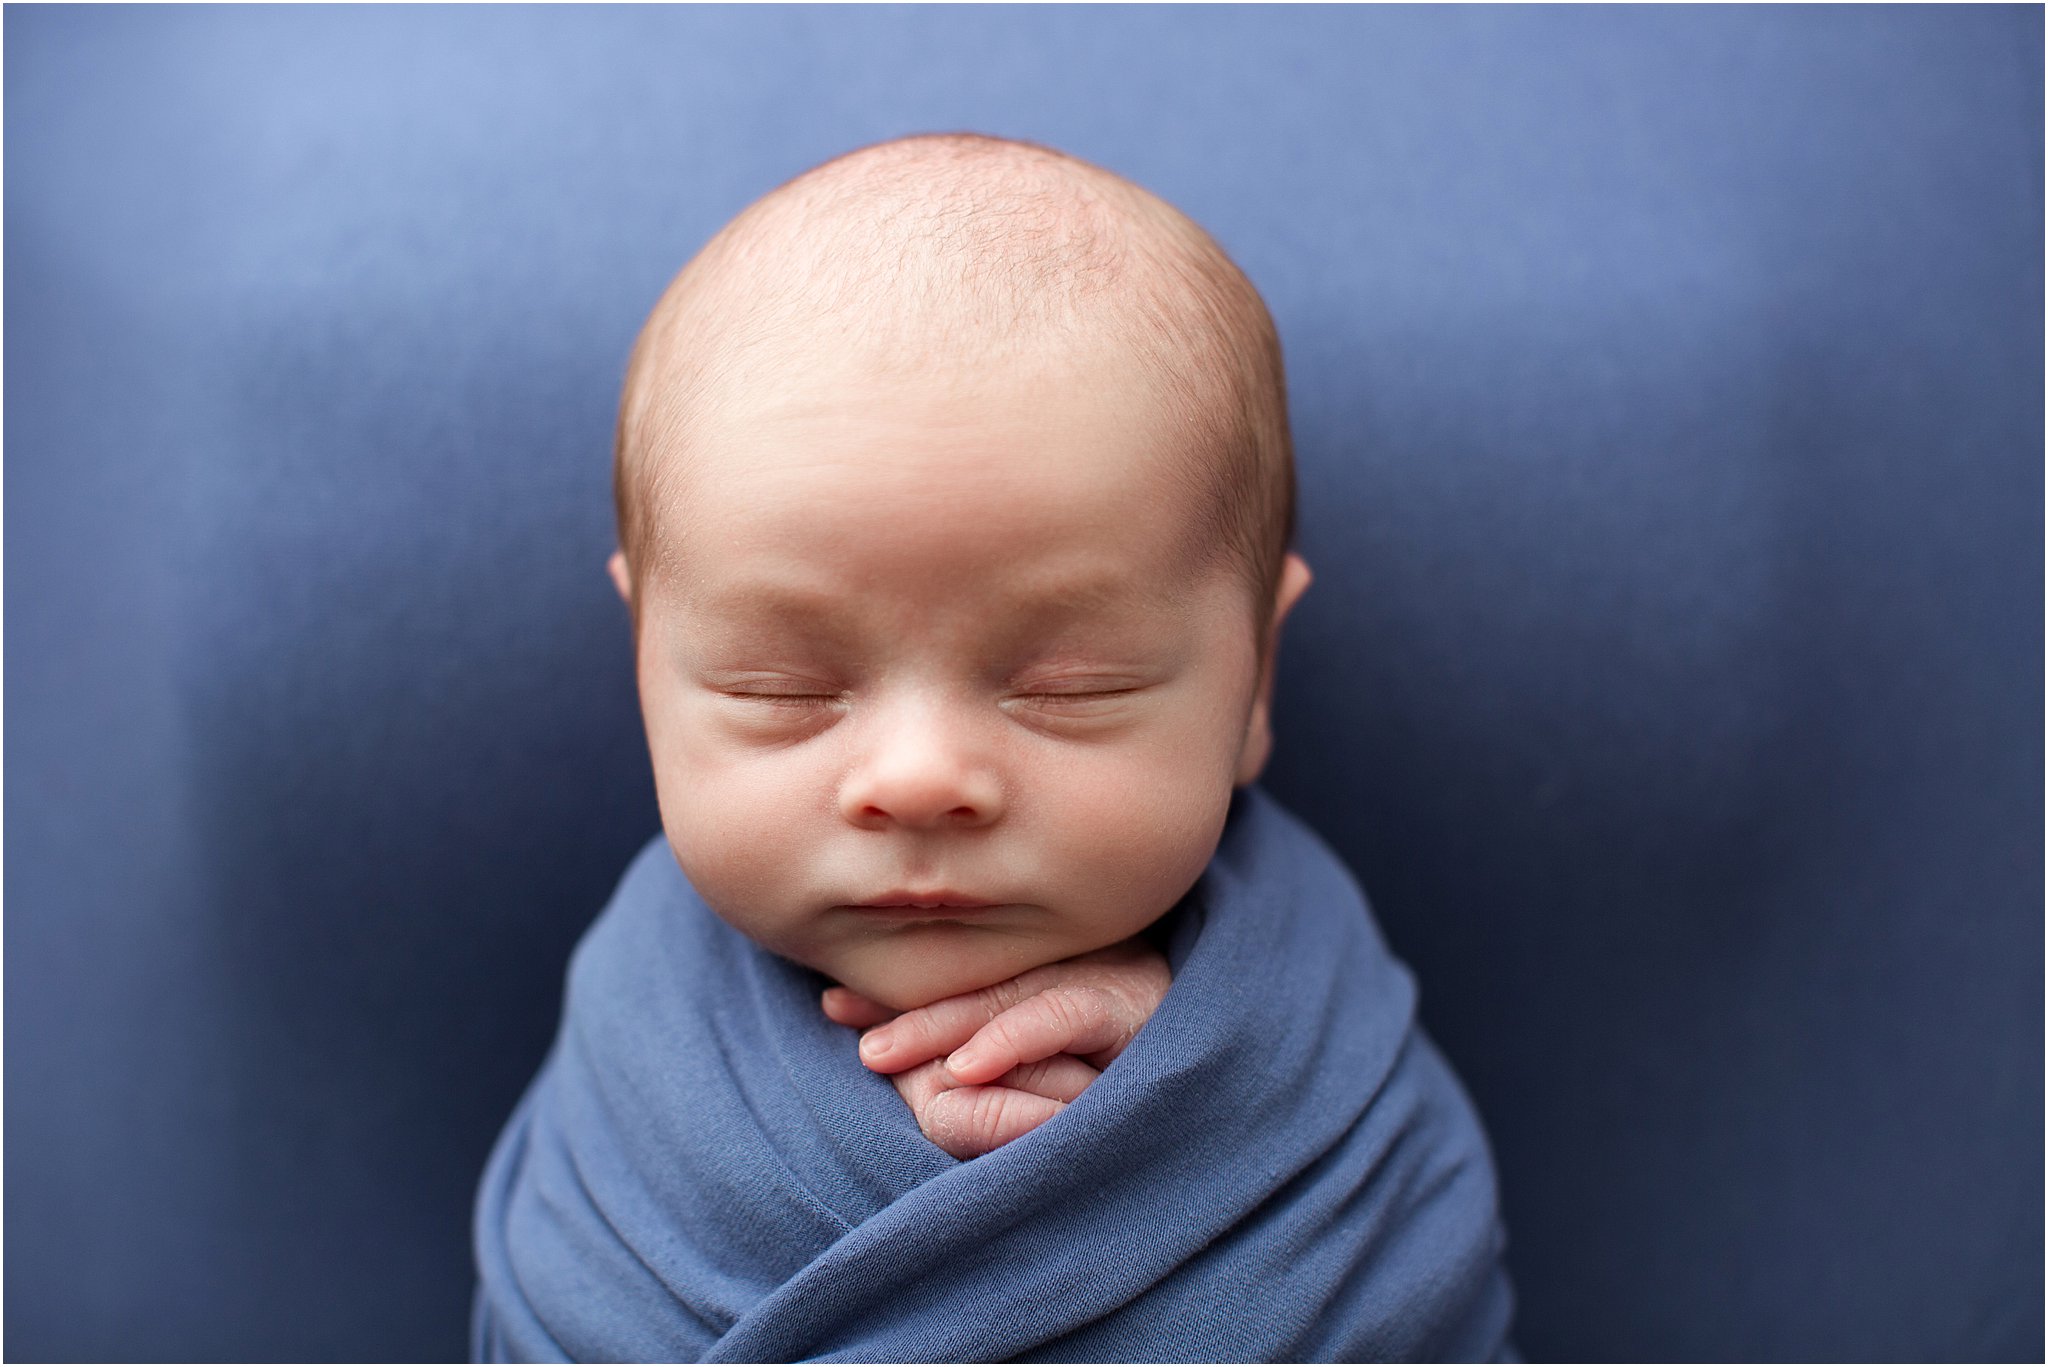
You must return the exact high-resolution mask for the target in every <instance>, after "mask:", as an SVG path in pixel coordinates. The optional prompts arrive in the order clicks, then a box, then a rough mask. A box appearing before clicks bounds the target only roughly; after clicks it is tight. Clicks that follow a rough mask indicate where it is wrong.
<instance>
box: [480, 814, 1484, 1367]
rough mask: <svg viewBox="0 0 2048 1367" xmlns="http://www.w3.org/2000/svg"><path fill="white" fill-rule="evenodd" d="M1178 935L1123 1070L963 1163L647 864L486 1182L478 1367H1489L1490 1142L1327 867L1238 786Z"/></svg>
mask: <svg viewBox="0 0 2048 1367" xmlns="http://www.w3.org/2000/svg"><path fill="white" fill-rule="evenodd" d="M1175 914H1176V917H1177V920H1176V922H1175V923H1174V925H1173V927H1172V942H1171V949H1170V952H1169V959H1170V961H1171V963H1172V965H1173V970H1174V976H1173V986H1172V989H1171V990H1170V991H1169V992H1168V993H1167V996H1166V999H1165V1000H1164V1001H1163V1002H1162V1003H1161V1004H1160V1007H1159V1010H1158V1012H1157V1013H1156V1014H1155V1015H1154V1016H1153V1017H1152V1019H1151V1021H1150V1022H1149V1023H1148V1024H1147V1025H1146V1026H1145V1028H1144V1029H1143V1030H1142V1031H1141V1032H1140V1033H1139V1034H1138V1037H1137V1038H1136V1039H1135V1040H1133V1041H1132V1043H1131V1044H1130V1046H1129V1047H1128V1048H1127V1049H1126V1050H1125V1052H1124V1054H1123V1055H1122V1057H1120V1058H1119V1059H1118V1060H1117V1061H1116V1062H1115V1063H1114V1064H1112V1065H1111V1066H1110V1067H1109V1068H1108V1069H1107V1070H1106V1071H1105V1072H1104V1073H1103V1074H1102V1076H1101V1077H1100V1078H1099V1079H1097V1080H1096V1081H1095V1082H1094V1083H1093V1084H1092V1085H1091V1086H1090V1087H1089V1088H1088V1090H1087V1091H1086V1092H1084V1093H1083V1094H1082V1095H1081V1097H1080V1098H1079V1099H1078V1100H1076V1101H1075V1102H1074V1103H1073V1104H1071V1105H1070V1106H1068V1107H1067V1108H1066V1110H1065V1111H1063V1112H1062V1113H1061V1114H1060V1115H1058V1116H1056V1117H1055V1118H1054V1119H1052V1120H1051V1121H1049V1122H1047V1123H1046V1124H1044V1125H1041V1126H1040V1127H1039V1128H1038V1129H1036V1130H1034V1131H1032V1132H1031V1133H1030V1134H1028V1135H1025V1136H1024V1137H1023V1138H1021V1139H1019V1140H1017V1141H1015V1142H1013V1143H1011V1144H1008V1145H1006V1146H1004V1147H1003V1148H1000V1149H998V1150H996V1151H995V1152H994V1153H991V1154H988V1155H985V1156H984V1157H981V1158H977V1159H974V1160H972V1161H971V1162H965V1163H963V1162H959V1161H956V1160H955V1159H953V1158H950V1157H948V1156H947V1155H946V1154H945V1153H943V1152H942V1151H941V1150H939V1149H938V1148H937V1147H935V1146H934V1145H932V1144H931V1143H930V1142H928V1141H927V1140H926V1139H925V1138H924V1137H923V1135H921V1134H920V1133H919V1132H918V1129H917V1124H916V1121H915V1119H914V1118H913V1117H912V1115H911V1114H910V1110H909V1108H908V1107H907V1106H905V1105H904V1103H903V1101H902V1100H901V1099H900V1098H899V1097H898V1096H897V1095H896V1092H895V1089H894V1088H893V1087H892V1086H891V1085H890V1083H889V1082H888V1080H887V1079H885V1078H882V1077H880V1076H878V1075H876V1074H874V1073H871V1072H869V1071H868V1070H867V1069H866V1068H865V1067H863V1066H862V1065H861V1063H860V1061H859V1058H858V1057H857V1055H856V1053H855V1044H856V1035H855V1032H854V1031H852V1030H848V1029H845V1028H843V1027H840V1026H837V1025H834V1024H832V1023H831V1022H830V1021H828V1020H826V1019H825V1017H824V1015H823V1014H822V1013H821V1012H820V1010H819V1008H818V992H819V989H820V987H821V986H822V985H823V983H824V979H822V978H820V977H819V976H818V975H816V974H814V973H812V972H810V971H809V970H807V969H804V968H801V967H798V966H796V965H793V964H791V963H789V962H787V961H785V960H783V959H780V958H777V957H776V956H774V955H772V954H770V953H768V952H767V951H765V950H763V949H761V948H759V947H758V946H756V945H754V944H753V943H752V942H750V941H748V940H747V939H746V938H745V937H743V936H741V935H740V934H739V933H738V932H737V931H734V930H732V929H731V928H730V927H728V926H727V925H725V923H724V922H722V921H720V920H719V919H718V918H717V917H716V916H715V915H713V914H712V913H711V912H710V911H709V910H708V909H707V908H706V907H705V906H704V904H703V902H702V901H701V900H700V899H699V898H698V897H697V895H696V894H695V892H694V891H693V890H692V889H691V887H690V885H689V883H688V881H687V880H686V879H685V878H684V877H683V875H682V871H681V870H680V869H679V868H678V867H677V865H676V861H675V858H674V856H673V855H672V854H671V852H670V851H669V849H668V846H667V844H666V842H665V841H664V840H663V839H661V838H659V837H657V838H656V839H655V840H653V841H651V842H650V843H649V844H648V845H647V847H646V848H645V849H643V850H642V851H641V852H640V854H639V856H638V857H637V858H636V859H635V860H634V862H633V865H632V867H631V868H630V869H629V870H628V871H627V873H626V876H625V878H624V879H623V880H622V882H621V883H620V885H619V888H618V891H617V893H616V894H614V896H613V898H612V901H611V903H610V905H609V906H607V907H606V908H605V910H604V912H603V914H602V915H600V916H599V917H598V919H597V921H596V922H595V923H594V924H593V925H592V926H591V928H590V930H589V932H588V933H587V934H586V935H585V936H584V938H583V941H582V943H581V944H580V945H579V946H578V947H577V950H576V953H575V956H574V958H573V960H572V962H571V966H570V971H569V980H568V992H567V997H566V1001H565V1004H564V1008H563V1016H562V1026H561V1030H560V1033H559V1035H558V1036H557V1038H556V1040H555V1044H554V1047H553V1049H552V1050H551V1051H550V1053H549V1055H548V1058H547V1060H546V1062H545V1063H544V1064H543V1065H542V1067H541V1070H540V1073H539V1075H538V1076H537V1077H535V1079H534V1081H533V1084H532V1086H531V1087H529V1088H528V1090H527V1093H526V1095H525V1096H524V1097H523V1098H522V1099H521V1101H520V1103H519V1106H518V1108H517V1109H516V1110H515V1111H514V1113H513V1115H512V1118H511V1120H510V1121H509V1122H508V1123H507V1125H506V1127H505V1131H504V1133H503V1134H502V1136H501V1137H500V1138H499V1140H498V1144H497V1147H496V1148H495V1150H494V1151H493V1152H492V1155H491V1159H490V1162H489V1165H488V1166H487V1168H486V1170H485V1173H484V1178H483V1184H482V1188H481V1191H480V1192H479V1195H478V1202H477V1211H476V1229H475V1236H476V1256H477V1263H478V1268H479V1272H480V1283H479V1286H478V1291H477V1300H476V1305H475V1313H474V1326H473V1336H472V1344H471V1350H472V1353H473V1355H475V1356H477V1357H479V1358H480V1359H483V1360H494V1361H496V1360H506V1359H513V1360H556V1361H560V1360H563V1359H570V1360H589V1359H598V1360H612V1361H621V1360H682V1361H691V1360H705V1361H724V1362H732V1361H747V1362H789V1361H798V1360H806V1359H826V1360H842V1361H862V1360H865V1361H892V1362H948V1361H988V1360H1001V1359H1018V1358H1021V1359H1026V1360H1042V1361H1057V1360H1081V1361H1116V1360H1129V1359H1142V1360H1155V1361H1158V1360H1169V1361H1170V1360H1188V1359H1200V1360H1209V1361H1216V1360H1226V1361H1228V1360H1235V1361H1253V1360H1291V1361H1354V1362H1355V1361H1371V1360H1387V1359H1403V1360H1405V1359H1452V1360H1462V1361H1475V1360H1479V1361H1483V1360H1490V1359H1494V1358H1497V1357H1511V1356H1512V1350H1511V1349H1510V1348H1509V1346H1508V1341H1507V1336H1508V1320H1509V1316H1510V1312H1511V1308H1512V1296H1511V1293H1510V1291H1509V1287H1508V1281H1507V1276H1506V1273H1505V1270H1504V1268H1503V1266H1502V1262H1501V1253H1502V1250H1503V1248H1504V1246H1505V1236H1504V1234H1503V1232H1502V1228H1501V1224H1500V1220H1499V1215H1498V1210H1497V1205H1496V1192H1495V1180H1494V1173H1493V1166H1492V1162H1491V1160H1490V1158H1489V1156H1488V1152H1487V1148H1486V1142H1485V1139H1484V1137H1483V1135H1482V1134H1481V1132H1480V1129H1479V1124H1478V1121H1477V1118H1476V1116H1475V1115H1474V1113H1473V1111H1472V1108H1471V1105H1470V1103H1469V1102H1468V1101H1467V1099H1466V1097H1465V1095H1464V1093H1463V1091H1462V1090H1461V1089H1460V1087H1459V1086H1458V1084H1457V1082H1456V1080H1455V1079H1454V1078H1453V1077H1452V1075H1451V1073H1450V1070H1449V1069H1448V1068H1447V1067H1446V1066H1445V1064H1444V1063H1443V1061H1442V1059H1441V1058H1440V1057H1439V1055H1438V1054H1437V1052H1436V1050H1435V1048H1434V1047H1433V1046H1432V1045H1431V1044H1430V1042H1429V1040H1428V1039H1427V1038H1426V1037H1425V1036H1424V1035H1423V1033H1422V1031H1421V1029H1420V1027H1419V1026H1418V1025H1417V1024H1416V1022H1415V1019H1414V1008H1415V987H1414V982H1413V979H1412V978H1411V977H1410V975H1409V973H1408V971H1407V970H1406V969H1405V968H1403V967H1402V966H1401V965H1400V964H1399V963H1398V962H1397V961H1396V960H1395V959H1394V958H1393V957H1392V956H1391V955H1390V954H1389V953H1388V951H1387V949H1386V946H1385V945H1384V943H1383V942H1382V941H1381V939H1380V936H1379V932H1378V930H1377V929H1376V927H1375V926H1374V924H1373V922H1372V918H1371V915H1370V913H1369V912H1368V911H1367V909H1366V906H1365V902H1364V899H1363V898H1362V896H1361V895H1360V893H1359V891H1358V888H1357V886H1356V884H1355V883H1354V882H1353V881H1352V879H1351V876H1350V875H1349V873H1347V872H1346V870H1345V869H1344V867H1343V865H1342V864H1340V863H1339V862H1338V860H1337V859H1336V857H1335V856H1334V855H1333V854H1331V853H1330V851H1329V850H1328V849H1327V848H1326V847H1325V846H1324V845H1323V843H1322V842H1321V840H1320V839H1318V838H1317V837H1316V836H1315V835H1314V834H1313V833H1312V832H1311V831H1309V830H1308V828H1307V827H1305V826H1304V825H1302V824H1301V822H1300V821H1298V820H1297V819H1296V818H1295V817H1293V816H1292V815H1290V814H1289V813H1288V812H1287V811H1286V810H1285V809H1283V808H1282V807H1280V806H1279V805H1278V804H1277V803H1276V802H1274V801H1273V799H1272V798H1270V797H1268V796H1266V795H1265V794H1264V793H1263V792H1261V791H1260V790H1258V789H1256V788H1250V789H1243V790H1240V791H1239V792H1238V793H1237V795H1236V797H1235V800H1234V801H1233V804H1232V807H1231V813H1230V819H1229V822H1228V824H1227V826H1226V828H1225V831H1224V835H1223V840H1222V843H1221V845H1220V846H1219V848H1218V850H1217V852H1216V856H1215V858H1214V859H1213V860H1212V861H1211V862H1210V865H1209V867H1208V869H1207V870H1206V871H1205V872H1204V874H1203V876H1202V878H1201V880H1200V881H1199V882H1198V883H1197V884H1196V885H1195V888H1194V890H1193V891H1192V892H1191V893H1190V894H1189V896H1188V898H1187V899H1186V900H1184V901H1183V903H1182V905H1181V907H1180V908H1179V909H1178V911H1177V912H1176V913H1175Z"/></svg>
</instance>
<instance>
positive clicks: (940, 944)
mask: <svg viewBox="0 0 2048 1367" xmlns="http://www.w3.org/2000/svg"><path fill="white" fill-rule="evenodd" d="M1093 948H1097V946H1094V945H1082V946H1075V947H1072V948H1063V947H1061V946H1059V945H1057V944H1054V943H1051V942H1049V941H1046V940H1040V939H1036V938H1030V939H1026V938H1020V937H1016V936H1008V935H992V934H989V933H987V932H984V931H980V930H977V929H976V928H974V927H971V926H960V925H936V926H930V927H921V928H920V929H919V930H917V931H915V932H910V933H904V934H898V935H894V936H891V937H889V938H888V939H887V940H885V941H882V942H879V943H875V944H869V945H861V946H858V947H856V948H852V949H847V950H844V951H842V952H841V953H839V954H835V955H831V956H828V957H829V958H830V959H831V962H829V963H813V964H812V965H811V967H813V968H815V969H817V970H818V971H819V972H821V973H823V974H825V975H826V976H827V977H829V978H832V979H833V980H835V981H837V982H838V983H839V984H840V985H842V986H844V987H850V988H852V989H853V990H854V991H855V992H858V993H860V994H861V995H862V996H863V997H866V998H867V999H868V1000H870V1001H873V1002H878V1003H880V1004H881V1005H883V1006H886V1007H888V1008H889V1009H890V1010H892V1011H914V1010H916V1009H917V1008H918V1007H920V1006H930V1005H931V1004H932V1003H933V1002H936V1001H943V1000H945V999H946V998H947V997H957V996H959V995H961V994H962V993H965V992H978V991H980V990H981V989H982V988H984V987H994V986H995V985H996V984H997V983H1000V982H1006V981H1008V980H1009V979H1011V978H1014V977H1016V976H1017V975H1018V974H1020V973H1026V972H1029V971H1030V970H1031V969H1034V968H1039V967H1042V966H1044V965H1045V964H1049V963H1054V962H1056V961H1058V960H1060V959H1065V958H1069V957H1071V956H1073V955H1075V954H1081V953H1085V952H1086V951H1087V950H1089V949H1093Z"/></svg>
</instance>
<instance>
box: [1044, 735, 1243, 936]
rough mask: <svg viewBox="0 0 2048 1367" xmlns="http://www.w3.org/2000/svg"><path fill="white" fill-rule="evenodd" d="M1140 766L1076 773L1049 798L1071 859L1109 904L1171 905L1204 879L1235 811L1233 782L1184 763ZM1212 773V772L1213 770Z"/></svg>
mask: <svg viewBox="0 0 2048 1367" xmlns="http://www.w3.org/2000/svg"><path fill="white" fill-rule="evenodd" d="M1158 758H1159V762H1156V763H1134V762H1132V760H1131V757H1130V756H1128V755H1126V756H1123V757H1119V758H1114V759H1111V758H1109V757H1104V759H1105V762H1102V763H1097V764H1079V765H1074V766H1071V767H1070V769H1069V772H1068V773H1067V774H1066V775H1065V776H1064V781H1063V783H1062V785H1061V788H1060V790H1059V791H1057V792H1055V793H1051V794H1048V795H1047V798H1046V800H1047V801H1048V803H1049V804H1050V806H1051V809H1052V810H1053V811H1054V812H1056V813H1057V816H1056V818H1055V820H1056V823H1057V826H1058V828H1059V830H1060V832H1061V838H1060V844H1061V845H1062V846H1063V847H1064V850H1065V854H1066V858H1068V859H1069V860H1071V861H1074V863H1076V864H1077V865H1084V866H1086V867H1087V868H1088V869H1089V870H1090V872H1091V874H1092V875H1093V877H1094V878H1095V879H1097V880H1098V886H1099V887H1101V889H1102V891H1103V893H1104V898H1105V901H1106V902H1114V903H1129V904H1137V903H1143V904H1144V905H1145V908H1147V909H1149V910H1150V911H1151V912H1152V913H1153V914H1157V913H1158V912H1160V911H1163V910H1165V906H1159V907H1151V906H1150V904H1151V903H1152V902H1154V901H1157V900H1158V899H1159V898H1161V897H1162V896H1163V897H1165V898H1166V899H1167V904H1169V905H1170V903H1171V901H1172V900H1173V899H1174V898H1177V897H1178V896H1179V895H1180V893H1181V892H1182V891H1184V890H1185V889H1186V887H1187V885H1188V884H1190V883H1192V882H1193V881H1194V879H1195V878H1196V877H1197V876H1198V875H1199V874H1200V873H1201V870H1202V868H1203V866H1204V865H1206V864H1207V863H1208V861H1209V857H1210V856H1211V855H1212V854H1213V853H1214V852H1215V849H1216V843H1217V841H1218V840H1219V839H1220V838H1221V836H1222V832H1223V821H1224V818H1225V817H1226V816H1227V815H1228V813H1229V809H1230V793H1231V788H1230V784H1229V782H1228V779H1227V777H1222V778H1219V777H1218V776H1217V775H1215V774H1210V773H1208V772H1206V767H1205V768H1204V769H1203V770H1198V771H1194V772H1191V771H1190V768H1191V766H1189V765H1188V764H1187V763H1186V762H1185V760H1184V759H1182V760H1175V758H1174V757H1171V756H1160V757H1158ZM1209 767H1213V766H1209Z"/></svg>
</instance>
